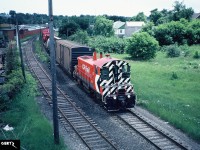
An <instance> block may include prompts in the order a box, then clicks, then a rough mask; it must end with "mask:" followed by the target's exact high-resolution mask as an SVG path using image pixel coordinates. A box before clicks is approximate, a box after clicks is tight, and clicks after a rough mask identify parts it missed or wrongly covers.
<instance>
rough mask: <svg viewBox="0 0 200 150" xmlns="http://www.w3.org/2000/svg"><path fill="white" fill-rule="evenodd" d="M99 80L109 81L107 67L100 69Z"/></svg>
mask: <svg viewBox="0 0 200 150" xmlns="http://www.w3.org/2000/svg"><path fill="white" fill-rule="evenodd" d="M101 79H103V80H108V79H109V69H108V68H107V67H103V68H102V69H101Z"/></svg>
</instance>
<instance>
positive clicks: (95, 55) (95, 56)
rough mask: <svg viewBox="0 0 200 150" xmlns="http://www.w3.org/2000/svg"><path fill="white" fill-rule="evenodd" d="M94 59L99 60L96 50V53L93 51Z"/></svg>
mask: <svg viewBox="0 0 200 150" xmlns="http://www.w3.org/2000/svg"><path fill="white" fill-rule="evenodd" d="M93 60H94V61H95V60H97V52H96V51H94V53H93Z"/></svg>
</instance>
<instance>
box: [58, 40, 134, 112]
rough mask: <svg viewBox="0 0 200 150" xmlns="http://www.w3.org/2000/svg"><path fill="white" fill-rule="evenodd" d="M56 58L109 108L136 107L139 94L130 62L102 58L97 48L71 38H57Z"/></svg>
mask: <svg viewBox="0 0 200 150" xmlns="http://www.w3.org/2000/svg"><path fill="white" fill-rule="evenodd" d="M55 49H56V61H57V63H58V64H59V65H60V66H61V67H62V68H63V69H64V70H65V71H66V72H67V73H69V74H70V75H72V76H73V77H74V78H75V79H76V80H77V81H78V83H80V84H81V85H83V86H84V87H85V88H86V89H87V90H88V91H90V92H91V94H93V95H94V96H95V98H96V99H98V100H100V102H101V103H102V104H103V106H104V107H105V108H106V109H107V110H108V111H118V110H120V109H125V108H131V107H134V106H135V101H136V94H135V92H134V88H133V85H132V84H131V82H130V65H129V63H128V62H126V61H123V60H120V59H116V58H111V57H110V56H109V55H106V57H103V55H102V53H101V54H100V57H99V58H97V54H96V52H95V50H94V49H91V48H89V47H87V46H82V45H79V44H77V43H74V42H72V41H68V40H56V41H55Z"/></svg>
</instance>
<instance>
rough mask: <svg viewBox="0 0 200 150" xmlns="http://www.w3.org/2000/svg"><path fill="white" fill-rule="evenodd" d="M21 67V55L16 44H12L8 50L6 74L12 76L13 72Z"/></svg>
mask: <svg viewBox="0 0 200 150" xmlns="http://www.w3.org/2000/svg"><path fill="white" fill-rule="evenodd" d="M18 67H19V54H18V52H17V49H16V45H15V43H14V42H10V43H9V45H8V48H7V49H6V63H5V68H6V74H7V75H8V74H10V73H11V72H12V71H13V70H15V69H17V68H18Z"/></svg>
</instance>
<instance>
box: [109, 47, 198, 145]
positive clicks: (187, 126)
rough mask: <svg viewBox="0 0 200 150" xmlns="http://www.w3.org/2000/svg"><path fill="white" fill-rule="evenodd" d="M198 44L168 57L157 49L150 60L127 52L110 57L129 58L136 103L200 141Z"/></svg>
mask: <svg viewBox="0 0 200 150" xmlns="http://www.w3.org/2000/svg"><path fill="white" fill-rule="evenodd" d="M195 51H198V52H199V53H200V46H199V45H197V46H191V47H189V55H188V56H187V57H184V56H183V55H182V56H180V57H177V58H167V57H166V53H165V52H158V53H157V56H156V58H155V59H153V60H150V61H146V62H145V61H132V60H130V57H129V56H128V55H127V54H122V55H119V54H112V55H111V56H112V57H117V58H121V59H129V63H130V64H131V81H132V83H133V84H134V88H135V91H136V93H137V96H138V105H141V106H142V107H145V108H146V109H148V110H150V111H151V112H153V113H154V114H156V115H158V116H160V117H161V118H162V119H164V120H166V121H168V122H170V123H171V124H172V125H174V126H175V127H176V128H178V129H181V130H182V131H184V132H186V133H187V134H188V135H190V136H191V137H192V138H194V139H196V140H198V141H199V140H200V59H194V58H193V55H194V53H195Z"/></svg>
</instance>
